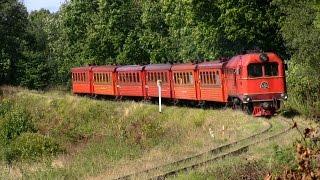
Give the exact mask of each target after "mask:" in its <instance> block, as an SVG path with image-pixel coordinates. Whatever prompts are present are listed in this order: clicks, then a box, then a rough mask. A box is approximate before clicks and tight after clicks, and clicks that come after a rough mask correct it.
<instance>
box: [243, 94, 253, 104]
mask: <svg viewBox="0 0 320 180" xmlns="http://www.w3.org/2000/svg"><path fill="white" fill-rule="evenodd" d="M250 101H251V98H250V97H249V96H248V95H244V96H243V102H250Z"/></svg>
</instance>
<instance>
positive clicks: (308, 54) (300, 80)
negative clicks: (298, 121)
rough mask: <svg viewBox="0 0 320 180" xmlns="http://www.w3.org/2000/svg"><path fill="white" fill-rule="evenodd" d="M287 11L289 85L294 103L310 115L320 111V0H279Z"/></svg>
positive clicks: (285, 33) (284, 21)
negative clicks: (319, 22) (319, 23)
mask: <svg viewBox="0 0 320 180" xmlns="http://www.w3.org/2000/svg"><path fill="white" fill-rule="evenodd" d="M275 3H276V4H277V5H278V7H279V11H281V12H283V13H284V14H283V17H282V19H281V32H282V35H283V37H284V39H285V41H286V45H287V47H288V49H289V52H290V55H291V59H290V68H289V74H288V87H289V92H290V94H291V101H290V102H291V105H292V106H293V107H294V108H296V109H297V110H299V111H300V112H301V113H303V114H305V115H307V116H313V115H317V114H318V115H319V114H320V111H319V109H320V81H319V79H320V70H319V67H320V59H319V57H320V51H319V49H320V39H319V37H320V28H319V27H318V26H317V22H318V19H317V17H318V16H317V15H319V13H320V11H319V3H318V4H317V1H314V0H304V1H302V0H294V1H284V0H277V1H275Z"/></svg>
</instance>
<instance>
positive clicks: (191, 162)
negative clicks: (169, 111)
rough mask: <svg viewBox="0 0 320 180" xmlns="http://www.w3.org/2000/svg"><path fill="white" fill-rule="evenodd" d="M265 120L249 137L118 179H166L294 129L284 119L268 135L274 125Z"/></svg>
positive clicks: (240, 151) (235, 153) (239, 152)
mask: <svg viewBox="0 0 320 180" xmlns="http://www.w3.org/2000/svg"><path fill="white" fill-rule="evenodd" d="M264 122H265V123H267V127H266V128H265V129H263V130H262V131H260V132H258V133H256V134H253V135H251V136H249V137H247V138H244V139H241V140H238V141H235V142H232V143H229V144H225V145H221V146H219V147H215V148H213V149H210V150H209V151H206V152H202V153H199V154H197V155H194V156H189V157H186V158H183V159H180V160H178V161H175V162H171V163H167V164H162V165H159V166H157V167H153V168H150V169H147V170H143V171H139V172H135V173H132V174H128V175H125V176H121V177H119V178H116V179H119V180H120V179H165V178H166V177H168V176H172V175H175V174H177V173H180V172H184V171H189V170H192V169H195V168H198V167H200V166H203V165H205V164H208V163H210V162H213V161H215V160H218V159H223V158H225V157H228V156H233V155H238V154H241V153H243V152H246V151H247V150H248V149H249V147H250V146H253V145H255V144H258V143H260V142H264V141H268V140H271V139H274V138H276V137H279V136H281V135H283V134H285V133H287V132H289V131H290V130H291V129H292V127H290V124H289V121H287V120H283V123H285V124H286V126H287V127H286V128H285V129H284V130H282V131H281V132H279V133H275V134H271V135H268V136H266V134H268V133H269V132H270V133H272V132H271V131H272V127H273V125H272V124H271V123H270V122H269V121H264Z"/></svg>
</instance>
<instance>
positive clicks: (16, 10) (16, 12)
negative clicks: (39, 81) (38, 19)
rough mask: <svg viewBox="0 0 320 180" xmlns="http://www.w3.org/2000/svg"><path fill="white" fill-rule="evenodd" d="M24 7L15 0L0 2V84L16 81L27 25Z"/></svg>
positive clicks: (26, 14)
mask: <svg viewBox="0 0 320 180" xmlns="http://www.w3.org/2000/svg"><path fill="white" fill-rule="evenodd" d="M27 16H28V13H27V11H26V8H25V7H24V6H23V5H22V4H21V3H20V2H18V1H17V0H3V1H1V2H0V42H1V43H0V84H3V83H12V84H13V83H16V81H15V78H16V77H17V76H18V75H19V74H17V73H16V72H15V70H16V64H17V62H18V61H19V60H20V59H21V58H22V53H21V52H22V50H23V44H24V39H25V35H26V31H27V26H28V19H27Z"/></svg>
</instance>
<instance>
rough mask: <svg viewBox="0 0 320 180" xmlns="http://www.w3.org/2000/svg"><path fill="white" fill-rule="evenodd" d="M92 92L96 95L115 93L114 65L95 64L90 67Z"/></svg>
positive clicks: (113, 94) (115, 76) (115, 77)
mask: <svg viewBox="0 0 320 180" xmlns="http://www.w3.org/2000/svg"><path fill="white" fill-rule="evenodd" d="M92 72H93V82H92V86H93V88H92V89H93V93H94V94H97V95H112V96H115V95H116V89H115V87H116V86H115V84H116V80H117V75H116V66H111V65H108V66H97V67H94V68H92Z"/></svg>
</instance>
